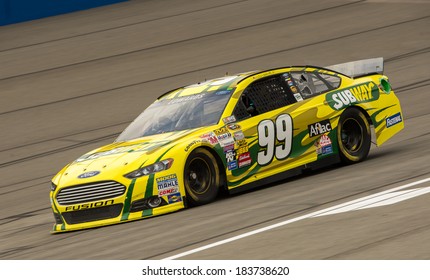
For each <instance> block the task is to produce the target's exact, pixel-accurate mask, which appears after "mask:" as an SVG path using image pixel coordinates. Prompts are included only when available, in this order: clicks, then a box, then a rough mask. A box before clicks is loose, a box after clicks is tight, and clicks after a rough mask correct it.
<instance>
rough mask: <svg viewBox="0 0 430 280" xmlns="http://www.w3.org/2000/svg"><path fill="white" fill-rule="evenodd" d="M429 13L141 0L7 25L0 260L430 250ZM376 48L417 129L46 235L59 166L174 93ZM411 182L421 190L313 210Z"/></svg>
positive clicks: (417, 255)
mask: <svg viewBox="0 0 430 280" xmlns="http://www.w3.org/2000/svg"><path fill="white" fill-rule="evenodd" d="M429 26H430V1H413V0H410V1H406V0H405V1H395V0H392V1H390V0H375V1H345V0H342V1H340V0H328V1H298V0H291V1H281V0H279V1H275V0H267V1H260V0H218V1H210V0H200V1H191V0H157V1H156V0H142V1H137V0H135V1H129V2H125V3H120V4H116V5H111V6H106V7H101V8H96V9H92V10H88V11H82V12H77V13H72V14H67V15H61V16H56V17H51V18H46V19H42V20H37V21H32V22H26V23H21V24H15V25H10V26H4V27H0V65H1V67H0V97H1V102H0V131H1V132H0V133H1V141H0V178H1V180H0V207H1V208H0V209H1V211H0V240H1V242H0V258H1V259H163V258H183V259H430V207H429V205H430V193H427V192H426V191H428V187H429V186H430V181H428V180H426V179H427V178H429V177H430V156H429V151H430V126H429V123H430V109H429V108H430V100H429V91H430V79H429V70H430V69H429V62H430V52H429V51H430V28H429ZM379 56H383V57H384V58H385V62H386V63H385V73H386V74H387V75H388V76H389V78H390V80H391V82H392V84H393V86H394V89H395V91H396V93H397V94H398V96H399V98H400V100H401V103H402V106H403V113H404V118H405V126H406V127H405V130H404V131H402V132H401V133H400V134H399V135H397V136H396V137H395V138H393V139H392V140H390V141H389V142H387V143H386V144H385V145H383V146H382V147H378V148H376V147H374V146H373V147H372V149H371V153H370V155H369V158H368V160H367V161H365V162H363V163H360V164H356V165H351V166H346V167H340V166H332V167H329V168H325V169H323V170H320V171H317V172H312V173H310V174H306V175H301V176H297V177H294V178H291V179H289V180H286V181H283V182H279V183H276V184H273V185H271V186H266V187H263V188H260V189H257V190H254V191H250V192H246V193H242V194H238V195H234V196H230V197H225V198H221V199H219V200H218V201H216V202H215V203H212V204H210V205H206V206H203V207H198V208H191V209H187V210H184V211H180V212H177V213H173V214H169V215H165V216H160V217H156V218H151V219H146V220H140V221H136V222H131V223H124V224H120V225H114V226H109V227H103V228H98V229H92V230H83V231H78V232H71V233H65V234H57V235H51V234H50V233H49V231H50V230H51V227H52V224H53V216H52V213H51V210H50V203H49V197H48V193H49V181H50V179H51V177H52V176H53V175H54V174H55V173H56V172H57V171H59V170H60V169H61V168H62V167H63V166H64V165H65V164H67V163H68V162H69V161H72V160H74V159H76V158H77V157H78V156H80V155H82V154H84V153H85V152H87V151H89V150H91V149H93V148H96V147H98V146H100V145H103V144H107V143H109V142H112V141H113V140H114V139H115V137H116V135H118V133H119V132H120V131H121V130H122V129H124V128H125V127H126V125H127V124H128V123H129V122H130V121H131V120H133V119H134V117H136V116H137V115H138V114H139V113H140V112H141V111H142V110H143V108H145V107H146V106H147V105H148V104H150V103H151V102H152V101H153V100H154V99H155V98H156V97H157V96H159V95H161V94H162V93H164V92H165V91H168V90H170V89H172V88H175V87H178V86H181V85H185V84H190V83H195V82H198V81H201V80H204V79H205V78H214V77H219V76H223V75H224V74H225V73H226V72H228V73H236V72H243V71H247V70H254V69H265V68H272V67H278V66H287V65H297V64H300V65H302V64H313V65H322V66H324V65H331V64H336V63H341V62H346V61H352V60H358V59H363V58H370V57H379ZM394 188H396V189H394ZM393 189H394V190H393ZM405 190H408V191H410V192H414V191H415V192H416V191H418V192H421V194H422V195H419V196H415V197H413V198H410V199H407V200H403V201H397V202H396V201H394V202H396V203H394V202H393V201H392V202H393V203H387V204H388V205H383V206H379V207H373V208H366V209H361V210H355V211H346V212H342V213H328V214H330V215H324V216H316V217H314V216H315V215H314V214H315V213H316V212H317V211H326V210H325V209H328V208H330V207H333V206H336V205H341V204H345V203H347V204H348V203H349V202H350V201H353V200H356V199H360V198H365V197H368V196H370V195H375V196H378V197H379V196H381V195H382V198H384V199H388V198H387V197H385V196H383V194H381V192H385V193H388V194H390V196H391V198H393V197H397V196H398V195H400V194H404V192H403V191H405ZM391 194H392V195H391ZM398 200H399V199H398ZM336 208H337V207H336ZM347 210H348V209H347ZM349 210H351V209H349ZM273 225H276V226H273ZM268 226H269V227H270V228H266V227H268ZM265 229H267V230H265ZM255 230H257V232H253V231H255ZM250 232H251V233H250ZM252 233H255V234H252ZM229 238H230V239H229ZM216 242H218V243H216ZM202 246H207V247H202ZM190 250H194V251H190ZM178 254H180V255H178Z"/></svg>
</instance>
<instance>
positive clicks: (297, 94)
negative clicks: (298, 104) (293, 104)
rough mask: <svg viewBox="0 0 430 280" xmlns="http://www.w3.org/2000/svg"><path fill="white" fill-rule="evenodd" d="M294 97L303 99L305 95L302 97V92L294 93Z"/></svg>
mask: <svg viewBox="0 0 430 280" xmlns="http://www.w3.org/2000/svg"><path fill="white" fill-rule="evenodd" d="M294 98H295V99H296V100H297V101H303V97H302V95H301V94H300V93H294Z"/></svg>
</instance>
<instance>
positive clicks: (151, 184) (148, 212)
mask: <svg viewBox="0 0 430 280" xmlns="http://www.w3.org/2000/svg"><path fill="white" fill-rule="evenodd" d="M172 148H173V146H172V147H170V148H168V149H167V150H166V151H165V152H164V153H163V154H161V156H160V157H159V158H157V159H156V160H155V162H159V161H160V160H161V159H162V158H163V157H164V155H165V154H167V152H169V151H170V149H172ZM154 177H155V173H152V174H150V175H149V178H148V182H147V183H146V190H145V196H144V198H147V197H151V196H152V195H153V193H154ZM146 216H152V209H146V210H143V211H142V217H146Z"/></svg>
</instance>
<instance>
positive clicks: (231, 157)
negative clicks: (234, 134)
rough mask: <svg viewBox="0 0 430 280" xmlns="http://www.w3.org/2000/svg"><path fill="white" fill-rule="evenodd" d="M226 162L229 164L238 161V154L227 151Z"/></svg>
mask: <svg viewBox="0 0 430 280" xmlns="http://www.w3.org/2000/svg"><path fill="white" fill-rule="evenodd" d="M225 160H226V161H227V163H229V162H232V161H236V152H235V151H234V150H230V151H227V152H226V153H225Z"/></svg>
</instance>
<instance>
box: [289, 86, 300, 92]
mask: <svg viewBox="0 0 430 280" xmlns="http://www.w3.org/2000/svg"><path fill="white" fill-rule="evenodd" d="M290 89H291V91H292V92H293V93H297V92H298V91H297V88H296V87H295V86H292V87H290Z"/></svg>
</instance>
